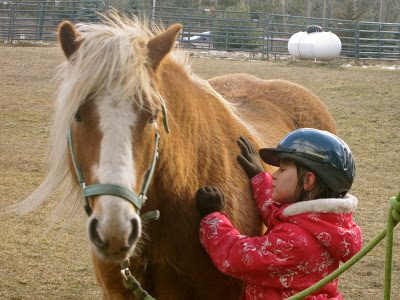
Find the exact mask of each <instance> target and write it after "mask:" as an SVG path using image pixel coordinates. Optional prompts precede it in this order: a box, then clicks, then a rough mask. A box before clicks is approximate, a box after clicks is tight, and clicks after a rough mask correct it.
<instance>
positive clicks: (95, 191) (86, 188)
mask: <svg viewBox="0 0 400 300" xmlns="http://www.w3.org/2000/svg"><path fill="white" fill-rule="evenodd" d="M164 119H166V118H165V117H164ZM164 122H166V121H164ZM164 126H165V128H166V130H167V128H168V127H167V126H168V124H167V123H164ZM154 127H155V137H154V154H153V159H152V161H151V164H150V166H149V168H148V170H147V172H146V174H145V177H144V182H143V185H142V189H141V192H140V194H139V195H137V194H135V193H134V192H133V191H131V190H129V189H128V188H126V187H124V186H121V185H117V184H103V183H100V184H92V185H86V183H85V180H84V177H83V173H82V170H81V168H80V166H79V164H78V162H77V158H76V155H75V149H74V143H73V135H72V128H71V127H70V129H69V131H68V134H67V142H68V149H69V152H70V154H71V160H72V164H73V166H74V169H75V173H76V177H77V178H78V182H79V185H80V186H81V187H82V190H83V197H84V199H85V211H86V213H87V215H88V216H90V215H91V214H92V208H91V207H90V204H89V197H93V196H100V195H112V196H117V197H120V198H122V199H124V200H126V201H128V202H130V203H132V204H133V206H135V207H136V208H137V210H138V211H140V209H141V208H142V205H143V203H144V201H146V199H147V197H146V194H147V190H148V188H149V185H150V182H151V179H152V177H153V175H154V170H155V167H156V163H157V160H158V157H159V153H158V146H159V143H160V134H159V132H158V128H157V122H154ZM159 217H160V212H159V211H158V210H153V211H149V212H147V213H144V214H142V215H141V218H142V219H143V220H158V219H159Z"/></svg>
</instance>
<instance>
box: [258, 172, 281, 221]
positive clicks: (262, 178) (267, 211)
mask: <svg viewBox="0 0 400 300" xmlns="http://www.w3.org/2000/svg"><path fill="white" fill-rule="evenodd" d="M251 187H252V190H253V196H254V201H255V203H256V206H257V209H258V211H259V213H260V216H261V219H262V220H263V222H264V224H265V225H266V226H267V227H268V226H269V219H270V216H271V214H272V213H273V212H274V211H275V210H276V209H277V208H278V205H277V203H276V202H274V201H272V198H271V197H272V192H273V186H272V176H271V174H269V173H266V172H262V173H259V174H258V175H256V176H254V177H253V178H251Z"/></svg>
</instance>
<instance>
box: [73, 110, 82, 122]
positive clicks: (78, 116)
mask: <svg viewBox="0 0 400 300" xmlns="http://www.w3.org/2000/svg"><path fill="white" fill-rule="evenodd" d="M74 118H75V121H76V122H82V118H81V114H80V113H79V111H78V112H77V113H76V114H75V117H74Z"/></svg>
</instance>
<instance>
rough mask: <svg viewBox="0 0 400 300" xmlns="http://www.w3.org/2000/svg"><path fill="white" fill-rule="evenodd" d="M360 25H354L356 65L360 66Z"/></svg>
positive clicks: (357, 23) (356, 23)
mask: <svg viewBox="0 0 400 300" xmlns="http://www.w3.org/2000/svg"><path fill="white" fill-rule="evenodd" d="M359 29H360V23H359V22H355V24H354V57H355V63H356V64H358V63H359V61H360V31H359Z"/></svg>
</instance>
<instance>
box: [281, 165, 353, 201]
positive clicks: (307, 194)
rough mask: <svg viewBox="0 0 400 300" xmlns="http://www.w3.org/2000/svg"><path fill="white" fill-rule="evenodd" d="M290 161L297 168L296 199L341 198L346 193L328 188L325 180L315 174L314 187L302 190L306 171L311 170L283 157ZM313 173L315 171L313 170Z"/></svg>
mask: <svg viewBox="0 0 400 300" xmlns="http://www.w3.org/2000/svg"><path fill="white" fill-rule="evenodd" d="M286 160H287V161H290V162H292V163H294V164H295V165H296V168H297V179H298V181H297V187H296V192H297V195H298V197H297V199H298V200H297V201H307V200H313V199H321V198H343V197H344V196H345V194H346V193H338V192H335V191H333V190H332V189H330V188H329V187H328V186H327V185H326V184H325V182H323V181H322V180H321V178H320V177H319V176H317V175H316V176H315V179H316V181H315V185H314V187H313V188H312V189H311V190H309V191H306V190H304V180H305V176H306V173H307V172H313V171H311V170H309V169H307V168H305V167H304V166H302V165H301V164H299V163H298V162H296V161H294V160H291V159H285V161H286ZM313 173H314V174H315V172H313Z"/></svg>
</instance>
